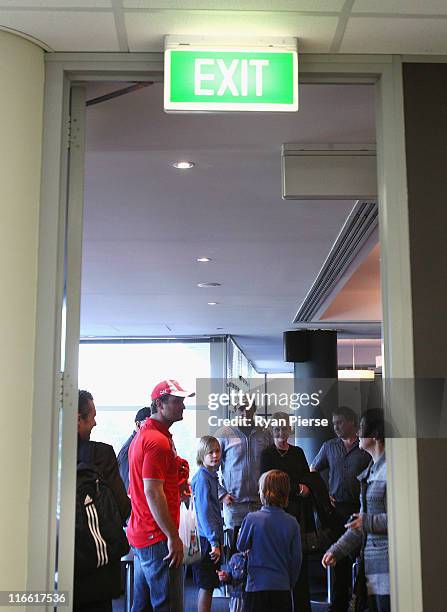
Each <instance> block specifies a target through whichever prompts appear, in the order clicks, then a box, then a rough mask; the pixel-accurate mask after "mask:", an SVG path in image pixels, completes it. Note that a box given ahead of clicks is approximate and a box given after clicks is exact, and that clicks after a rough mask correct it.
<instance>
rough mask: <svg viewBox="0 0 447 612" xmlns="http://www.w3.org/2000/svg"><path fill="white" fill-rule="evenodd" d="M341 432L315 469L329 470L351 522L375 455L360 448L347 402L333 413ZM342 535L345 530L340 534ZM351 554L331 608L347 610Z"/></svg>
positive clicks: (332, 488) (336, 499)
mask: <svg viewBox="0 0 447 612" xmlns="http://www.w3.org/2000/svg"><path fill="white" fill-rule="evenodd" d="M332 423H333V426H334V432H335V435H336V436H337V437H336V438H332V439H331V440H327V441H326V442H324V444H323V445H322V447H321V448H320V450H319V452H318V455H317V456H316V457H315V459H314V460H313V461H312V464H311V466H310V469H311V471H312V472H322V471H324V470H329V494H330V496H331V500H332V503H333V504H334V506H335V508H336V510H337V512H338V514H339V515H340V516H341V517H342V519H343V522H344V523H347V522H348V519H349V517H350V516H351V514H353V513H355V512H358V511H359V509H360V483H359V481H358V480H357V476H358V475H359V474H361V472H363V470H364V469H365V468H366V467H367V466H368V465H369V463H370V461H371V457H370V456H369V455H368V453H366V452H365V451H364V450H362V449H360V448H359V439H358V436H357V415H356V413H355V412H354V411H353V410H351V408H348V407H347V406H340V407H339V408H337V409H336V410H335V411H334V412H333V415H332ZM338 535H339V536H341V535H342V533H340V534H338ZM351 564H352V561H351V559H350V558H347V559H344V560H343V561H342V562H341V563H338V564H337V566H336V567H335V582H334V596H333V601H332V605H331V607H330V608H329V610H330V611H331V612H346V610H347V609H348V606H349V599H350V592H349V589H350V586H351Z"/></svg>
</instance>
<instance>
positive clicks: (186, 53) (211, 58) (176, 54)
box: [164, 48, 298, 111]
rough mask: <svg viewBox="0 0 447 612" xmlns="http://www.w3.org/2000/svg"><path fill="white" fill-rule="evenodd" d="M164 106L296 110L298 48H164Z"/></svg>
mask: <svg viewBox="0 0 447 612" xmlns="http://www.w3.org/2000/svg"><path fill="white" fill-rule="evenodd" d="M164 108H165V110H166V111H297V110H298V58H297V52H296V51H289V50H287V51H285V50H283V49H277V50H275V49H273V48H269V49H267V50H265V51H263V50H259V49H256V50H253V51H251V50H232V51H229V50H222V51H220V50H216V49H213V50H209V51H208V50H204V49H192V48H189V49H166V51H165V81H164Z"/></svg>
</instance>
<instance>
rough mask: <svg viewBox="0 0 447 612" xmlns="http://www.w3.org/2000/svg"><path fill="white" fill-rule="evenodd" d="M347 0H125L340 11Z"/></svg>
mask: <svg viewBox="0 0 447 612" xmlns="http://www.w3.org/2000/svg"><path fill="white" fill-rule="evenodd" d="M344 3H345V0H227V1H226V2H225V3H223V2H222V0H123V6H124V7H125V8H137V9H142V8H146V9H161V10H166V9H181V10H206V9H209V10H220V11H230V10H237V11H275V12H276V11H296V12H298V11H312V12H318V13H322V12H324V13H325V12H330V13H333V12H335V11H340V10H341V9H342V7H343V5H344Z"/></svg>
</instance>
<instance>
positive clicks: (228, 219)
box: [81, 83, 375, 370]
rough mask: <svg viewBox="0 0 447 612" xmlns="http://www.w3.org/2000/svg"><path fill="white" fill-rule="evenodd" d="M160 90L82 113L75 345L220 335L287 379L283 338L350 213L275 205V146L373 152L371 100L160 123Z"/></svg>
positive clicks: (308, 93)
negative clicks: (342, 146) (179, 164)
mask: <svg viewBox="0 0 447 612" xmlns="http://www.w3.org/2000/svg"><path fill="white" fill-rule="evenodd" d="M122 86H123V85H122V84H121V85H120V84H116V85H115V86H113V85H112V84H108V85H91V86H89V91H88V98H89V99H92V98H94V97H96V96H98V95H101V94H103V93H105V92H106V91H110V90H113V89H118V88H120V87H122ZM162 90H163V87H162V84H161V83H157V84H155V85H152V86H149V87H147V88H145V89H141V90H138V91H135V92H133V93H131V94H128V95H125V96H122V97H119V98H115V99H113V100H110V101H107V102H103V103H101V104H98V105H94V106H89V107H88V110H87V154H86V180H85V215H84V222H85V228H84V251H83V256H84V262H83V277H82V315H81V333H82V335H83V336H88V335H95V334H98V335H111V336H114V335H115V336H116V335H122V336H133V335H137V336H141V335H144V336H148V335H149V336H151V335H159V336H166V335H171V334H172V335H206V334H220V333H230V334H235V335H237V336H240V337H241V338H242V341H241V344H242V346H243V348H244V349H245V350H246V351H247V354H248V355H249V357H251V358H252V359H253V360H254V361H255V362H256V363H257V365H258V367H260V368H264V367H265V368H268V369H272V370H274V369H275V368H276V369H279V370H281V369H284V367H287V368H288V367H289V365H286V364H283V363H282V357H281V355H282V332H283V331H284V330H286V329H290V327H291V321H292V320H293V317H294V315H295V313H296V311H297V308H298V306H299V304H300V303H301V302H302V300H303V299H304V297H305V295H306V293H307V291H308V290H309V288H310V286H311V285H312V283H313V281H314V279H315V277H316V275H317V273H318V271H319V269H320V267H321V265H322V263H323V261H324V260H325V258H326V256H327V254H328V252H329V250H330V248H331V246H332V244H333V242H334V240H335V238H336V236H337V234H338V232H339V231H340V228H341V227H342V225H343V223H344V221H345V219H346V217H347V215H348V214H349V212H350V210H351V209H352V207H353V205H354V202H352V201H312V202H303V201H300V202H297V201H284V200H282V199H281V173H280V151H281V144H283V143H284V142H314V143H331V142H357V143H362V142H365V143H368V142H374V138H375V130H374V88H373V87H372V86H368V85H363V86H341V85H303V86H302V88H301V96H302V100H301V104H302V106H301V110H300V111H299V112H298V113H285V114H282V115H274V114H271V115H270V114H269V115H265V114H256V113H251V114H249V115H241V114H231V113H227V114H203V115H185V114H177V115H176V114H169V115H168V114H166V113H164V112H163V110H162ZM181 157H186V158H187V159H191V160H193V161H194V162H195V163H196V166H195V167H194V168H193V169H192V170H191V171H186V172H182V171H178V170H176V169H174V168H173V167H172V166H171V163H172V161H174V160H176V159H179V158H181ZM201 256H207V257H211V258H212V261H211V262H210V263H208V264H200V263H198V262H197V261H196V260H197V257H201ZM199 282H219V283H221V286H220V287H217V288H213V289H200V288H198V287H197V283H199ZM209 301H212V302H218V305H217V306H208V304H207V302H209ZM219 328H221V329H219ZM275 363H276V365H275Z"/></svg>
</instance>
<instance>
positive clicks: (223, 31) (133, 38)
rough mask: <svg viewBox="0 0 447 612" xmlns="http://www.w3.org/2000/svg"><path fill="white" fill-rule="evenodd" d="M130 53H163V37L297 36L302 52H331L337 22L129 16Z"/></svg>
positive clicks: (256, 16)
mask: <svg viewBox="0 0 447 612" xmlns="http://www.w3.org/2000/svg"><path fill="white" fill-rule="evenodd" d="M125 19H126V28H127V33H128V39H129V49H130V51H160V50H162V49H163V41H164V36H165V35H167V34H171V35H182V34H183V35H191V36H193V35H195V36H203V34H204V33H206V35H207V36H219V37H224V36H231V37H235V36H247V34H249V35H250V36H295V37H298V39H299V50H300V51H303V52H308V53H309V52H312V53H324V52H328V51H329V48H330V45H331V42H332V39H333V37H334V33H335V30H336V27H337V23H338V19H337V18H336V17H314V16H308V15H297V14H293V13H272V14H269V16H268V19H267V18H266V16H265V15H264V14H263V13H245V12H244V13H240V14H237V13H232V14H231V13H230V12H228V13H225V12H218V13H217V12H216V13H206V12H205V13H201V12H186V11H185V12H176V11H172V12H154V13H138V12H136V13H126V14H125Z"/></svg>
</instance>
